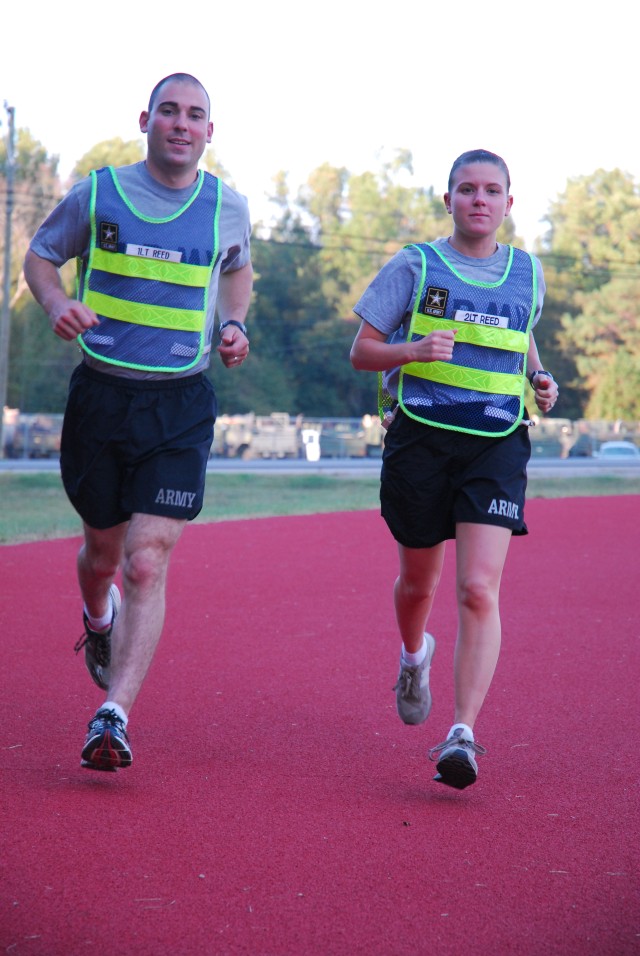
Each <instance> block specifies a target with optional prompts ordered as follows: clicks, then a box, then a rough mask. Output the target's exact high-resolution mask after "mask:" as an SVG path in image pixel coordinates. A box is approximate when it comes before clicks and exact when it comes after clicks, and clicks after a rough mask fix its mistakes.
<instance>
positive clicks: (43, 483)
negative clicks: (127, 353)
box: [0, 472, 640, 544]
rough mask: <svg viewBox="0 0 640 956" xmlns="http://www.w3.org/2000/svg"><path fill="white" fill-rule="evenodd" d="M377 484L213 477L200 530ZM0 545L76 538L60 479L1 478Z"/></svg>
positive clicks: (608, 484)
mask: <svg viewBox="0 0 640 956" xmlns="http://www.w3.org/2000/svg"><path fill="white" fill-rule="evenodd" d="M378 487H379V485H378V479H377V478H371V477H364V478H340V477H332V476H325V475H246V474H245V475H235V474H220V473H210V474H209V475H208V476H207V488H206V492H205V501H204V507H203V509H202V512H201V513H200V515H199V516H198V518H197V519H196V520H197V522H198V523H205V522H211V521H225V520H229V519H232V518H234V519H235V518H260V517H269V516H280V515H294V514H319V513H323V512H329V511H362V510H366V509H377V508H378ZM639 493H640V477H638V476H636V475H633V476H630V477H629V478H626V477H615V476H612V475H596V476H593V477H577V478H573V477H568V476H567V477H563V478H545V477H542V476H535V475H533V476H530V478H529V486H528V493H527V497H528V498H572V497H584V496H601V495H625V494H629V495H631V494H639ZM0 502H1V504H0V544H16V543H19V542H24V541H40V540H46V539H48V538H65V537H74V536H76V535H78V534H79V533H80V521H79V518H78V516H77V515H76V514H75V512H74V511H73V509H72V508H71V505H70V504H69V502H68V501H67V498H66V495H65V493H64V491H63V489H62V485H61V482H60V477H59V475H58V474H56V473H51V472H39V473H30V474H17V473H14V472H6V473H3V474H0Z"/></svg>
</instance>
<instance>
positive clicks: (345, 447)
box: [318, 415, 384, 458]
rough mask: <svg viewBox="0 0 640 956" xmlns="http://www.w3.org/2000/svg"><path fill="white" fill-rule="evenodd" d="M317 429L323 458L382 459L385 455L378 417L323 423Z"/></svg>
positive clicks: (324, 421)
mask: <svg viewBox="0 0 640 956" xmlns="http://www.w3.org/2000/svg"><path fill="white" fill-rule="evenodd" d="M318 427H319V429H320V456H321V457H322V458H379V457H381V455H382V446H383V440H384V431H383V429H382V426H381V424H380V419H379V418H377V417H376V418H374V417H373V416H371V415H364V416H363V417H362V418H335V419H330V418H328V419H322V420H321V421H320V422H319V423H318Z"/></svg>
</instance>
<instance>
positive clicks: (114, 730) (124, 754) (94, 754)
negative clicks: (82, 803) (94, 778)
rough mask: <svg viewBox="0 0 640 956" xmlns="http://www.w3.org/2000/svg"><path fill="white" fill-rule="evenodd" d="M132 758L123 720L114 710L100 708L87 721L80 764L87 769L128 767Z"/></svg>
mask: <svg viewBox="0 0 640 956" xmlns="http://www.w3.org/2000/svg"><path fill="white" fill-rule="evenodd" d="M132 760H133V757H132V754H131V747H130V746H129V738H128V737H127V731H126V728H125V725H124V721H122V720H121V719H120V718H119V717H118V715H117V714H116V712H115V710H108V709H107V708H105V707H103V708H101V709H100V710H99V711H97V713H96V715H95V717H94V718H93V719H92V720H90V721H89V730H88V733H87V738H86V740H85V742H84V747H83V749H82V760H81V761H80V766H81V767H87V768H88V769H89V770H117V769H118V767H130V766H131V761H132Z"/></svg>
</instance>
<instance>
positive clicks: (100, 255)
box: [92, 248, 211, 289]
mask: <svg viewBox="0 0 640 956" xmlns="http://www.w3.org/2000/svg"><path fill="white" fill-rule="evenodd" d="M92 267H93V268H94V269H100V271H101V272H110V273H112V274H113V275H118V276H127V277H129V278H134V279H153V280H155V281H157V282H172V283H173V284H174V285H188V286H192V287H193V288H196V289H206V287H207V286H208V285H209V277H210V275H211V269H210V268H209V267H208V266H191V265H188V263H185V262H165V261H163V260H162V259H147V258H146V256H125V255H124V253H122V252H105V251H104V249H97V248H96V249H94V251H93V261H92Z"/></svg>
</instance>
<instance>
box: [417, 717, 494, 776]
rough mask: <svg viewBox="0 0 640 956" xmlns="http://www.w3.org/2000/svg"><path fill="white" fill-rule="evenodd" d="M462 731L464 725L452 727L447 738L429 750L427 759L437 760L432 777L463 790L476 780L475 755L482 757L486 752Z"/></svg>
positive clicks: (476, 765)
mask: <svg viewBox="0 0 640 956" xmlns="http://www.w3.org/2000/svg"><path fill="white" fill-rule="evenodd" d="M464 733H465V730H464V727H453V728H452V729H451V732H450V734H449V736H448V737H447V739H446V740H444V741H443V742H442V743H441V744H438V745H437V746H436V747H432V748H431V750H430V751H429V760H437V761H438V762H437V764H436V769H437V771H438V772H437V774H436V775H435V777H434V778H433V779H434V780H437V781H438V783H445V784H446V785H447V786H448V787H455V789H456V790H464V788H465V787H468V786H470V785H471V784H472V783H475V782H476V780H477V777H478V764H477V763H476V760H475V756H476V755H477V756H479V757H482V756H483V755H484V754H486V752H487V751H486V750H485V748H484V747H481V746H480V744H477V743H476V742H475V741H474V740H471V739H469V737H468V736H467V737H465V736H464Z"/></svg>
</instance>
